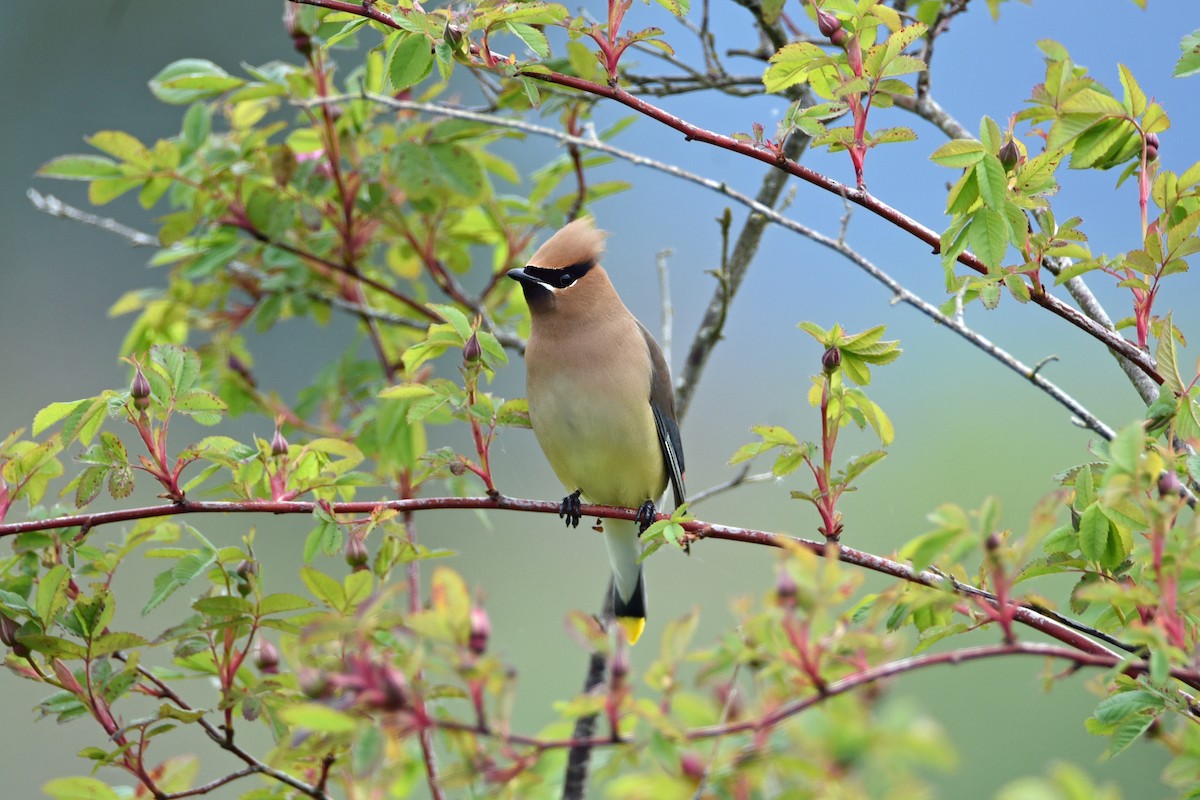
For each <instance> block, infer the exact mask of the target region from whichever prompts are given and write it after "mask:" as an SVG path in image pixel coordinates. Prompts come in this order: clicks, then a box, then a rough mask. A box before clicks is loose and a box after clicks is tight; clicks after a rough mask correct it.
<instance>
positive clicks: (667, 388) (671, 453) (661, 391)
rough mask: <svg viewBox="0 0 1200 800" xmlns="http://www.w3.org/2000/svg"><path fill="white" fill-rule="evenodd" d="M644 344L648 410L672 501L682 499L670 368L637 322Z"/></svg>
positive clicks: (679, 444) (677, 502)
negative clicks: (649, 376)
mask: <svg viewBox="0 0 1200 800" xmlns="http://www.w3.org/2000/svg"><path fill="white" fill-rule="evenodd" d="M638 327H639V328H640V329H641V331H642V336H643V337H645V339H646V348H647V349H648V350H649V351H650V364H651V367H652V369H653V377H652V379H651V383H650V410H651V411H652V412H654V427H655V429H656V430H657V431H658V444H659V446H660V447H661V448H662V454H663V463H664V464H666V466H667V476H668V477H669V478H670V480H671V489H672V490H673V491H674V494H675V505H676V506H678V505H680V504H682V503H683V501H684V499H685V498H686V497H687V492H686V491H685V490H684V488H683V474H684V466H683V441H682V440H681V439H680V437H679V424H678V423H677V422H676V421H675V390H674V389H672V388H671V371H670V369H669V368H668V367H667V360H666V359H665V358H663V354H662V349H661V348H660V347H659V346H658V342H656V341H654V337H653V336H651V335H650V331H648V330H646V326H645V325H642V324H641V323H640V322H639V323H638Z"/></svg>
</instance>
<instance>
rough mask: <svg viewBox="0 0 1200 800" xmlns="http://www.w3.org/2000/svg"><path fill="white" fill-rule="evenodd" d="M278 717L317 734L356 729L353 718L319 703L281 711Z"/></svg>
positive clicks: (356, 722) (345, 731)
mask: <svg viewBox="0 0 1200 800" xmlns="http://www.w3.org/2000/svg"><path fill="white" fill-rule="evenodd" d="M279 715H280V716H281V717H282V718H283V719H284V721H285V722H287V723H288V724H289V725H292V726H294V727H297V728H306V729H308V730H310V731H315V732H317V733H333V734H337V733H350V732H351V731H353V730H354V729H355V728H357V727H358V721H357V720H355V718H354V717H352V716H350V715H349V714H346V713H344V712H342V711H338V710H337V709H334V708H330V707H329V706H326V705H322V704H320V703H303V704H301V705H297V706H290V707H288V708H284V709H281V710H280V712H279Z"/></svg>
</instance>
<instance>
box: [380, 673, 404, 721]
mask: <svg viewBox="0 0 1200 800" xmlns="http://www.w3.org/2000/svg"><path fill="white" fill-rule="evenodd" d="M378 688H379V690H380V692H381V696H380V699H379V702H378V707H379V708H381V709H383V710H385V711H400V710H402V709H404V708H406V707H407V706H408V679H407V678H405V677H404V673H403V672H401V671H400V670H398V669H396V668H395V667H385V668H383V669H381V670H380V671H379V686H378Z"/></svg>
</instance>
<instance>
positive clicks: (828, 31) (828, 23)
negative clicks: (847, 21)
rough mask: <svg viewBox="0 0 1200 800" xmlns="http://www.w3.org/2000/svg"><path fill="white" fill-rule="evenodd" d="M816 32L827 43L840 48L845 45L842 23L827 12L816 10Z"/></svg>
mask: <svg viewBox="0 0 1200 800" xmlns="http://www.w3.org/2000/svg"><path fill="white" fill-rule="evenodd" d="M817 30H819V31H820V32H821V35H822V36H824V37H826V38H827V39H829V41H831V42H833V43H834V44H836V45H837V46H838V47H842V46H844V45H845V44H846V32H845V31H844V30H842V22H841V20H839V19H838V18H837V17H835V16H834V15H833V14H830V13H829V12H828V11H822V10H821V9H819V8H818V9H817Z"/></svg>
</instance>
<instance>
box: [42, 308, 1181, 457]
mask: <svg viewBox="0 0 1200 800" xmlns="http://www.w3.org/2000/svg"><path fill="white" fill-rule="evenodd" d="M1174 331H1175V325H1174V323H1173V322H1172V321H1171V312H1169V311H1168V312H1167V315H1166V317H1164V318H1163V326H1162V333H1161V334H1160V335H1159V337H1158V346H1157V347H1156V348H1155V351H1154V359H1155V361H1156V362H1158V371H1159V373H1160V374H1161V375H1162V376H1163V383H1165V384H1166V385H1167V386H1168V387H1170V389H1171V391H1173V392H1175V393H1176V394H1183V376H1182V375H1181V374H1180V373H1179V357H1178V355H1177V353H1176V351H1175V336H1174ZM48 408H49V407H48ZM44 410H46V409H44ZM33 432H34V434H35V435H36V434H37V432H38V431H37V417H34V420H33Z"/></svg>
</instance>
